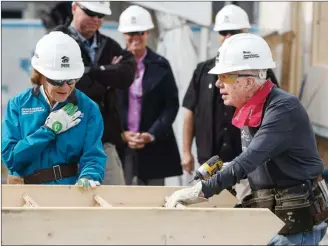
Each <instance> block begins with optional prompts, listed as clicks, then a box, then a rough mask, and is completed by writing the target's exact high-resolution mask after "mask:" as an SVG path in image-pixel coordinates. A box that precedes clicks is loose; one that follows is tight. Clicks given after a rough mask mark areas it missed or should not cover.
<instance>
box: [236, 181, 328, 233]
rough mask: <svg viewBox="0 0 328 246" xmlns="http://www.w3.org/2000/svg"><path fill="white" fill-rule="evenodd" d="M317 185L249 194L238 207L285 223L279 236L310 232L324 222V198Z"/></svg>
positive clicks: (321, 190)
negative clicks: (260, 210)
mask: <svg viewBox="0 0 328 246" xmlns="http://www.w3.org/2000/svg"><path fill="white" fill-rule="evenodd" d="M320 181H321V180H320ZM320 181H319V180H318V181H317V180H316V181H306V182H304V183H303V184H300V185H296V186H292V187H288V188H279V189H277V188H276V189H263V190H258V191H253V192H252V193H251V194H250V195H248V196H246V197H245V198H244V200H243V201H242V207H244V208H268V209H270V210H271V211H272V212H273V213H274V214H276V216H277V217H279V218H280V219H281V220H282V221H283V222H284V223H285V226H284V227H283V228H282V229H281V230H280V232H279V234H281V235H290V234H295V233H300V232H307V231H312V229H313V226H314V225H317V224H320V223H321V222H323V221H326V220H327V219H328V209H327V208H326V202H327V201H326V200H325V197H327V196H325V195H327V194H325V193H324V192H325V191H323V189H321V186H319V185H318V182H320ZM323 182H325V181H323ZM320 185H321V184H320Z"/></svg>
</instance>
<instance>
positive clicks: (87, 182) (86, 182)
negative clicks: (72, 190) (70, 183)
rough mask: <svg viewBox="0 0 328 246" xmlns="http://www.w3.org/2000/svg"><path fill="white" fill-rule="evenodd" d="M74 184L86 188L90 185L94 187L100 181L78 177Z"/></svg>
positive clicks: (98, 184)
mask: <svg viewBox="0 0 328 246" xmlns="http://www.w3.org/2000/svg"><path fill="white" fill-rule="evenodd" d="M75 185H76V186H79V187H81V188H83V189H85V190H87V189H89V188H90V187H91V188H95V187H97V186H100V183H99V182H98V181H94V180H91V179H86V178H80V179H79V180H78V181H77V182H76V184H75Z"/></svg>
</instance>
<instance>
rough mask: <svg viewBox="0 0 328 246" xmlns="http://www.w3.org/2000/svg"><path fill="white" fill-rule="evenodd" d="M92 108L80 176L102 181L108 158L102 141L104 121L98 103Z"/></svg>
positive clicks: (81, 160) (81, 159)
mask: <svg viewBox="0 0 328 246" xmlns="http://www.w3.org/2000/svg"><path fill="white" fill-rule="evenodd" d="M90 110H91V112H90V115H89V118H88V122H87V130H86V133H85V138H84V146H83V153H82V156H81V158H80V175H79V178H83V177H85V178H88V179H92V180H94V181H99V182H100V183H102V182H103V180H104V172H105V165H106V160H107V156H106V153H105V152H104V149H103V145H102V141H101V138H102V135H103V128H104V123H103V119H102V116H101V114H100V111H99V108H98V107H97V106H96V105H95V106H94V107H92V108H91V109H90Z"/></svg>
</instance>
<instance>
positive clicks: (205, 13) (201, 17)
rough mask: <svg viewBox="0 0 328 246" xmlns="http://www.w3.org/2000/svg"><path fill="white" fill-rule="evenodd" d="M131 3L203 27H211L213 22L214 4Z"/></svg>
mask: <svg viewBox="0 0 328 246" xmlns="http://www.w3.org/2000/svg"><path fill="white" fill-rule="evenodd" d="M130 2H131V3H132V4H138V5H141V6H144V7H146V8H149V9H153V10H155V11H159V12H163V13H166V14H170V15H175V16H179V17H181V18H182V19H185V20H188V21H191V22H193V23H195V24H199V25H202V26H209V25H211V22H212V2H138V1H130Z"/></svg>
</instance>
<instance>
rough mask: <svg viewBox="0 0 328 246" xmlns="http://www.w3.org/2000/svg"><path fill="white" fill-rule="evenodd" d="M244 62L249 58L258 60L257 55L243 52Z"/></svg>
mask: <svg viewBox="0 0 328 246" xmlns="http://www.w3.org/2000/svg"><path fill="white" fill-rule="evenodd" d="M243 55H244V60H247V59H251V58H260V56H259V55H258V54H252V53H251V52H250V51H243Z"/></svg>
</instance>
